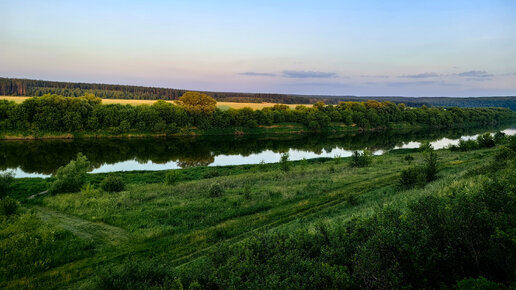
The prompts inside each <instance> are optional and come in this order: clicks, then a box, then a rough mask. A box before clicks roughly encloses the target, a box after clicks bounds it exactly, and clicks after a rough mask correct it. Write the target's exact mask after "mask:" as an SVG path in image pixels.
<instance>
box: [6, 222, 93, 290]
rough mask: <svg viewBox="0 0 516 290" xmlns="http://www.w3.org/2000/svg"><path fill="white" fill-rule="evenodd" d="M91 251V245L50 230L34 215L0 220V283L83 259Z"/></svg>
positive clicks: (62, 232)
mask: <svg viewBox="0 0 516 290" xmlns="http://www.w3.org/2000/svg"><path fill="white" fill-rule="evenodd" d="M91 250H92V247H91V242H89V241H84V240H81V239H79V238H77V237H75V236H74V235H73V234H72V233H70V232H68V231H65V230H62V229H60V228H56V227H53V226H51V225H49V224H47V223H45V222H43V221H42V220H41V219H39V218H38V217H37V216H36V215H34V214H23V215H19V216H14V217H12V218H11V219H9V220H4V221H2V220H1V219H0V252H1V253H2V259H0V269H1V270H0V281H8V280H11V279H19V278H22V277H27V276H31V275H34V274H37V273H41V272H44V271H47V270H48V269H52V268H55V267H58V266H60V265H63V264H66V263H68V262H71V261H74V260H77V259H80V258H84V257H87V256H88V255H91V254H92V251H91ZM1 283H2V282H0V285H1ZM4 285H5V284H4ZM33 286H36V285H33ZM2 288H3V287H2ZM36 288H37V287H36Z"/></svg>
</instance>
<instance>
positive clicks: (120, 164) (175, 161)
mask: <svg viewBox="0 0 516 290" xmlns="http://www.w3.org/2000/svg"><path fill="white" fill-rule="evenodd" d="M508 127H509V128H511V126H506V127H501V128H488V129H486V128H477V129H456V130H444V131H443V130H441V131H439V130H433V131H427V130H426V131H425V130H419V131H404V132H402V131H388V132H367V133H356V134H345V135H338V136H337V135H332V136H324V135H315V136H314V135H312V136H304V135H300V136H284V137H277V136H276V137H263V138H252V137H240V138H227V137H225V138H221V137H218V138H217V137H213V138H205V137H203V138H182V139H102V140H95V139H84V140H36V141H0V170H15V173H16V176H17V177H26V176H48V175H50V174H52V173H53V172H55V170H56V169H57V168H59V167H60V166H62V165H65V164H67V163H68V162H69V161H70V160H71V159H73V158H74V157H75V156H76V155H77V153H78V152H82V153H84V154H85V155H86V156H87V157H88V159H89V160H90V161H91V162H92V165H93V167H94V170H93V172H111V171H124V170H127V171H129V170H164V169H172V168H185V167H191V166H207V165H210V166H217V165H235V164H257V163H260V162H277V161H278V160H279V155H280V154H281V153H284V152H289V154H290V159H291V160H300V159H303V158H307V159H309V158H315V157H333V156H335V155H340V156H342V157H346V156H350V155H351V152H352V151H353V150H363V149H368V150H371V151H373V152H374V153H375V154H382V153H383V152H385V151H388V150H391V149H393V148H417V147H418V146H419V142H421V141H424V140H425V141H433V142H432V144H433V145H434V147H435V148H443V147H445V146H448V145H449V144H455V143H457V142H458V139H459V138H471V137H472V136H473V137H475V136H476V135H477V134H480V133H484V132H486V131H490V132H492V131H494V130H496V129H501V130H503V129H506V130H505V132H506V133H508V134H515V133H516V129H515V128H511V129H507V128H508Z"/></svg>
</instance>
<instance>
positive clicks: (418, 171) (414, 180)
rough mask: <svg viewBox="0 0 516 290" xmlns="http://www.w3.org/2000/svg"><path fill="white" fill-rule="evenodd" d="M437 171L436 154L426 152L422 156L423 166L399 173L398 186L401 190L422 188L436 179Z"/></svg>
mask: <svg viewBox="0 0 516 290" xmlns="http://www.w3.org/2000/svg"><path fill="white" fill-rule="evenodd" d="M407 156H410V155H407ZM437 171H438V168H437V153H435V152H433V151H427V152H426V153H425V155H424V164H423V165H416V166H413V167H410V168H408V169H404V170H402V171H401V175H400V185H401V187H402V188H412V187H420V186H424V185H425V184H427V183H428V182H431V181H433V180H435V179H437Z"/></svg>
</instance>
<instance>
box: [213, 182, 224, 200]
mask: <svg viewBox="0 0 516 290" xmlns="http://www.w3.org/2000/svg"><path fill="white" fill-rule="evenodd" d="M223 194H224V188H222V186H221V185H220V184H218V183H215V184H214V185H212V186H211V187H210V197H221V196H222V195H223Z"/></svg>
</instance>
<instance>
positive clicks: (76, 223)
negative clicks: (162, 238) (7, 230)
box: [30, 206, 130, 245]
mask: <svg viewBox="0 0 516 290" xmlns="http://www.w3.org/2000/svg"><path fill="white" fill-rule="evenodd" d="M30 208H31V209H33V210H34V211H35V212H36V214H37V215H38V216H39V217H40V218H41V219H42V220H44V221H45V222H48V223H50V224H52V225H54V226H56V227H59V228H62V229H65V230H68V231H70V232H72V233H73V234H75V235H76V236H77V237H79V238H81V239H86V240H93V241H95V242H101V243H107V244H112V245H119V244H121V243H122V242H125V241H128V240H129V239H130V236H129V233H128V232H126V231H125V230H124V229H121V228H117V227H114V226H110V225H107V224H104V223H100V222H91V221H88V220H85V219H82V218H79V217H76V216H73V215H69V214H65V213H61V212H56V211H54V210H51V209H49V208H46V207H42V206H31V207H30Z"/></svg>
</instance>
